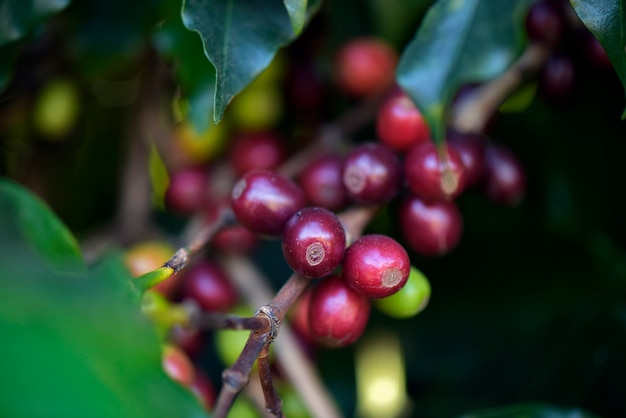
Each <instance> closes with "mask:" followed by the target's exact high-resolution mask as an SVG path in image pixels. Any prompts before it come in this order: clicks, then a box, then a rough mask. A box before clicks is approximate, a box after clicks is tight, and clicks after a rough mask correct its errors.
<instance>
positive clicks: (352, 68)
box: [334, 38, 398, 98]
mask: <svg viewBox="0 0 626 418" xmlns="http://www.w3.org/2000/svg"><path fill="white" fill-rule="evenodd" d="M397 62H398V54H397V53H396V51H395V50H394V49H393V48H392V47H391V46H390V45H389V44H387V43H386V42H384V41H382V40H379V39H375V38H356V39H353V40H351V41H349V42H346V43H345V44H344V45H343V46H342V47H341V48H340V49H339V51H337V54H336V56H335V58H334V75H335V81H336V83H337V85H338V86H339V88H340V89H341V90H342V91H344V92H345V93H346V94H348V95H350V96H353V97H356V98H363V97H366V96H370V95H373V94H376V93H379V92H381V91H384V90H385V89H386V88H388V87H389V86H391V85H392V84H393V81H394V78H395V67H396V64H397Z"/></svg>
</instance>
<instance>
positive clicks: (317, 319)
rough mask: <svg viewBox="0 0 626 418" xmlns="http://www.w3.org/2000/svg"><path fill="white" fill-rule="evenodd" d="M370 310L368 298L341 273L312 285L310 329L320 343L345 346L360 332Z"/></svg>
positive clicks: (365, 323) (363, 328)
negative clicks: (347, 281)
mask: <svg viewBox="0 0 626 418" xmlns="http://www.w3.org/2000/svg"><path fill="white" fill-rule="evenodd" d="M369 314H370V301H369V299H367V297H365V296H363V295H361V294H360V293H357V292H356V291H355V290H354V289H352V288H351V287H350V285H348V283H346V282H345V281H344V280H343V279H342V278H341V276H332V277H329V278H326V279H324V280H323V281H322V282H321V283H320V284H319V285H318V286H317V287H315V289H313V293H312V295H311V301H310V306H309V329H310V331H311V335H312V336H313V338H314V339H315V341H317V342H318V343H320V344H323V345H326V346H329V347H344V346H347V345H350V344H352V343H353V342H355V341H356V340H357V339H358V338H359V337H360V336H361V334H362V333H363V331H364V330H365V327H366V325H367V320H368V319H369Z"/></svg>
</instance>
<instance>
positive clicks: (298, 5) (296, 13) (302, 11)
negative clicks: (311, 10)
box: [284, 0, 307, 35]
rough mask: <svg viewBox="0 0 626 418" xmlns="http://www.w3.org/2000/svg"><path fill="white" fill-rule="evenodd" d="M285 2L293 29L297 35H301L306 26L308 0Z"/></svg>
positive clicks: (285, 0)
mask: <svg viewBox="0 0 626 418" xmlns="http://www.w3.org/2000/svg"><path fill="white" fill-rule="evenodd" d="M284 2H285V8H286V9H287V13H289V19H291V26H292V27H293V31H294V33H295V34H296V35H299V34H300V32H302V29H303V28H304V21H305V19H306V5H307V0H284Z"/></svg>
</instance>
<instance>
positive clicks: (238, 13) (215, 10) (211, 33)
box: [183, 0, 295, 122]
mask: <svg viewBox="0 0 626 418" xmlns="http://www.w3.org/2000/svg"><path fill="white" fill-rule="evenodd" d="M183 22H184V24H185V26H186V27H187V28H188V29H190V30H195V31H197V32H198V33H199V34H200V36H201V37H202V40H203V43H204V51H205V53H206V56H207V57H208V58H209V60H210V61H211V62H212V63H213V65H214V66H215V69H216V71H217V85H216V91H215V113H214V115H213V119H214V120H215V121H216V122H219V121H220V120H221V119H222V116H223V114H224V110H225V109H226V106H227V105H228V103H230V101H231V100H232V98H233V97H234V96H235V95H236V94H237V93H239V92H240V91H241V90H243V89H244V88H245V87H246V86H247V85H248V84H250V82H252V80H254V78H255V77H257V76H258V75H259V74H260V73H261V72H262V71H263V70H264V69H265V68H266V67H267V66H268V65H269V64H270V62H272V59H273V58H274V55H276V52H277V51H278V49H279V48H281V47H283V46H284V45H286V44H288V43H289V42H290V41H292V40H293V39H294V38H295V34H294V32H293V28H292V26H291V21H290V19H289V15H288V14H287V12H286V10H285V5H284V4H282V2H279V1H278V0H272V1H269V2H268V1H264V0H238V1H234V0H228V1H222V0H186V1H184V2H183Z"/></svg>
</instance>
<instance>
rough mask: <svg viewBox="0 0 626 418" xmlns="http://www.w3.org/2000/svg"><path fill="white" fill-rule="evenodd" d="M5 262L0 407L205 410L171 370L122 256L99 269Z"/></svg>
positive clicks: (24, 412)
mask: <svg viewBox="0 0 626 418" xmlns="http://www.w3.org/2000/svg"><path fill="white" fill-rule="evenodd" d="M0 264H1V265H2V266H3V268H2V271H1V272H0V294H2V295H3V302H2V303H1V304H0V334H1V335H2V337H3V342H2V344H0V369H1V370H2V373H0V415H2V416H7V417H35V416H51V417H93V418H97V417H113V416H115V417H129V418H131V417H133V418H134V417H205V416H206V414H205V413H204V412H203V410H202V409H201V407H200V405H199V404H198V402H197V400H196V399H195V398H194V396H193V395H192V394H191V393H190V392H189V391H188V390H186V389H184V388H183V387H182V386H180V385H178V384H177V383H175V382H174V381H172V380H171V379H169V378H168V377H167V376H166V374H165V373H164V371H163V369H162V366H161V349H160V341H159V339H158V338H157V335H156V332H155V329H154V326H153V325H152V324H151V323H150V322H149V321H148V320H147V319H146V318H145V317H143V316H142V315H141V314H140V311H139V306H138V304H137V303H136V301H133V299H131V298H129V297H128V293H127V292H125V291H123V289H121V288H120V286H127V285H128V284H129V280H130V277H128V273H127V272H126V271H125V269H123V268H122V267H123V266H122V262H121V260H120V259H119V258H112V259H109V260H107V261H106V262H104V263H102V264H101V265H99V266H98V267H97V268H95V269H94V270H93V271H90V272H88V273H83V274H67V273H63V272H54V271H50V270H49V269H48V268H47V266H46V265H45V264H40V263H38V262H37V260H36V259H32V258H26V257H25V255H24V254H23V253H11V252H8V253H2V255H1V256H0Z"/></svg>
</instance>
